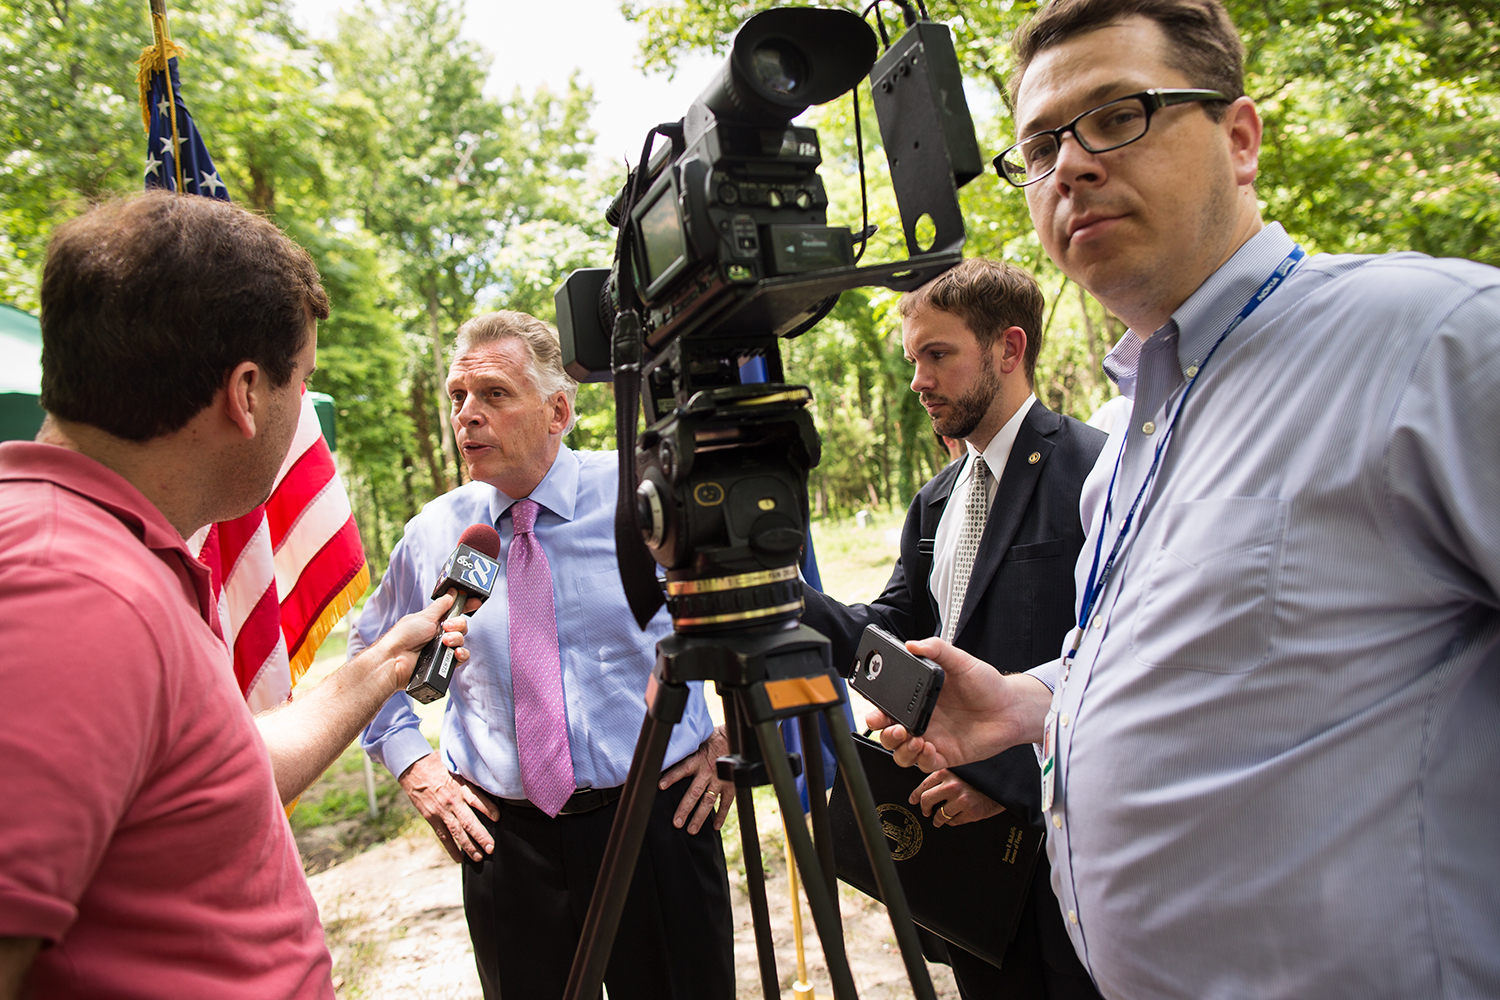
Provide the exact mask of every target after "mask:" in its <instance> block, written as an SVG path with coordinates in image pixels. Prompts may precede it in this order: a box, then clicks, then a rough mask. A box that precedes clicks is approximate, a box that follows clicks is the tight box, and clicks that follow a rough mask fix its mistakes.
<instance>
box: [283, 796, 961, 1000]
mask: <svg viewBox="0 0 1500 1000" xmlns="http://www.w3.org/2000/svg"><path fill="white" fill-rule="evenodd" d="M772 811H773V810H770V809H764V808H761V807H760V804H759V803H757V813H756V815H757V822H758V823H759V824H761V825H762V826H763V828H770V829H775V830H776V834H775V837H776V838H777V839H779V837H780V820H779V818H778V817H776V816H774V815H771V812H772ZM768 839H769V838H768ZM766 848H767V849H766V851H765V854H764V857H765V863H766V867H767V875H768V878H767V885H766V899H767V904H768V907H769V909H770V912H771V931H772V942H773V945H774V947H775V950H776V968H777V972H778V974H779V976H780V982H781V986H782V996H783V997H786V998H788V1000H790V998H791V997H793V996H794V993H793V985H794V981H795V980H796V972H797V965H796V954H795V948H794V944H793V937H792V930H791V926H792V917H791V900H790V895H789V893H788V891H787V876H786V865H785V863H784V860H783V857H782V855H781V853H780V850H779V845H774V844H771V843H767V845H766ZM730 869H731V870H730V887H731V889H732V890H733V892H734V897H733V901H732V902H733V907H734V916H735V925H736V926H735V935H734V953H735V968H736V980H737V990H736V993H737V996H738V997H740V998H745V1000H749V998H758V997H760V996H761V989H760V972H759V966H758V964H757V959H756V948H755V935H754V931H753V928H752V927H751V923H750V899H749V896H748V894H747V893H746V891H745V879H744V874H743V869H742V868H741V867H740V866H739V865H738V864H735V863H731V865H730ZM308 881H309V882H310V883H311V885H312V890H313V896H314V897H315V898H316V899H317V901H318V909H319V912H320V913H321V914H322V918H323V925H324V927H325V928H326V930H327V934H328V946H329V949H330V950H331V951H332V953H333V962H334V986H335V987H336V989H337V993H338V996H339V997H340V998H341V1000H346V998H347V1000H352V998H356V997H360V998H373V1000H396V998H402V1000H406V998H413V1000H478V998H479V997H480V996H481V993H480V990H479V978H478V976H477V975H476V974H475V971H474V953H473V949H472V948H471V947H470V945H469V935H468V928H467V926H466V925H465V923H464V914H463V899H462V894H461V890H460V887H459V869H458V866H457V865H455V864H453V863H452V862H451V861H450V860H449V859H448V855H447V854H445V853H444V852H443V849H442V848H441V847H439V846H438V843H437V840H436V839H435V838H434V837H432V836H431V835H430V834H429V833H427V832H426V831H425V830H419V829H409V830H408V831H407V832H406V833H404V834H402V835H400V836H398V837H396V838H395V839H393V840H389V841H387V842H385V843H384V844H381V845H380V846H378V847H374V848H371V849H370V850H368V851H366V852H365V853H363V854H360V855H359V856H357V857H355V858H353V859H352V860H349V861H346V862H343V863H342V864H338V865H335V866H334V867H332V868H330V869H328V870H327V871H324V872H321V873H319V874H317V875H314V876H312V877H311V878H310V879H309V880H308ZM839 902H840V907H841V909H842V915H843V924H844V939H845V944H846V947H847V949H848V954H849V962H850V968H851V970H852V972H853V974H854V982H855V986H856V988H857V989H858V991H859V996H860V998H861V1000H894V998H897V997H910V996H911V995H912V992H911V987H910V985H908V983H907V980H906V973H905V968H904V966H903V965H902V962H901V955H900V952H899V951H898V950H897V949H896V946H895V938H894V936H893V935H892V933H891V925H890V921H889V919H888V918H887V916H886V913H885V908H884V907H882V906H881V905H880V904H879V903H876V902H875V901H874V900H872V899H870V898H869V897H867V896H864V895H862V894H861V893H859V892H858V891H856V890H854V889H851V888H849V887H848V886H841V887H840V900H839ZM802 922H803V928H804V935H805V937H804V942H805V950H806V955H807V965H808V973H809V979H810V980H811V982H812V985H813V987H814V990H815V995H816V996H818V997H822V998H824V1000H827V998H830V997H832V995H833V994H832V992H831V990H830V989H829V982H828V975H827V972H826V966H825V965H824V962H823V953H822V948H821V946H820V945H819V943H818V936H817V932H816V931H815V930H814V929H813V927H812V920H811V918H810V916H809V915H808V913H807V909H806V903H805V902H804V903H803V907H802ZM684 960H685V961H687V960H690V957H688V956H684ZM929 968H930V970H931V974H932V978H933V985H934V987H935V988H936V990H937V995H938V997H939V998H942V1000H956V998H957V997H958V990H957V988H956V987H955V986H954V985H953V976H952V973H951V972H950V971H949V970H948V968H947V967H946V966H941V965H931V966H929Z"/></svg>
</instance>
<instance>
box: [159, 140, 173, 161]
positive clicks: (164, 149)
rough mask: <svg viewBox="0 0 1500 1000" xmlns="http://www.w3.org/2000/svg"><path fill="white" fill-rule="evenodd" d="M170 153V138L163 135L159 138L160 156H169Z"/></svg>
mask: <svg viewBox="0 0 1500 1000" xmlns="http://www.w3.org/2000/svg"><path fill="white" fill-rule="evenodd" d="M171 153H172V137H171V136H170V135H164V136H162V137H161V155H162V156H170V155H171Z"/></svg>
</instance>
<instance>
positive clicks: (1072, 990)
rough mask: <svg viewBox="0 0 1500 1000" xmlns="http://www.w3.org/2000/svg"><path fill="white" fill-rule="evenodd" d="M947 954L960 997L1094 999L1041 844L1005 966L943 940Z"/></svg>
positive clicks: (1094, 992) (977, 999)
mask: <svg viewBox="0 0 1500 1000" xmlns="http://www.w3.org/2000/svg"><path fill="white" fill-rule="evenodd" d="M948 958H949V964H951V965H952V966H953V979H954V981H955V982H957V983H958V995H959V996H960V997H962V998H963V1000H1100V997H1099V991H1098V990H1097V989H1095V988H1094V983H1093V980H1091V979H1090V978H1089V974H1088V973H1087V972H1086V971H1084V968H1083V963H1082V962H1080V961H1079V960H1078V953H1077V952H1076V951H1074V950H1073V942H1072V941H1070V940H1069V939H1068V930H1067V928H1066V927H1064V926H1063V918H1062V911H1061V909H1060V908H1059V907H1058V905H1057V896H1055V895H1054V894H1053V892H1052V869H1051V866H1049V865H1048V864H1047V855H1046V849H1045V848H1043V853H1042V856H1041V857H1040V858H1038V859H1037V864H1036V870H1035V872H1034V873H1033V874H1032V881H1031V892H1030V893H1029V894H1028V896H1027V898H1026V907H1025V909H1023V910H1022V911H1021V920H1020V923H1019V925H1018V926H1017V927H1016V936H1015V937H1013V938H1012V939H1011V942H1010V944H1009V946H1007V947H1006V949H1005V967H1004V968H997V967H996V966H994V965H991V964H990V963H989V962H987V961H985V960H984V959H982V958H980V957H979V956H978V955H975V954H972V953H970V952H967V951H964V950H963V949H962V948H960V947H958V946H957V945H955V944H949V945H948Z"/></svg>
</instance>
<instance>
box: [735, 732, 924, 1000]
mask: <svg viewBox="0 0 1500 1000" xmlns="http://www.w3.org/2000/svg"><path fill="white" fill-rule="evenodd" d="M755 734H756V736H758V737H759V738H760V747H761V753H762V755H763V756H764V757H765V762H766V770H767V771H768V772H770V775H771V785H772V787H774V788H775V789H776V799H777V801H778V802H780V803H781V814H782V815H783V816H800V815H801V813H802V797H801V796H799V795H798V794H797V782H796V779H794V778H793V777H792V768H791V765H790V764H788V763H787V758H786V748H785V746H784V745H783V744H782V742H781V732H780V730H778V729H777V728H776V723H775V722H770V721H767V722H761V723H757V724H756V726H755ZM803 749H804V750H805V749H806V748H805V747H804V748H803ZM787 837H788V839H789V840H790V842H791V845H792V853H793V856H795V857H796V859H797V865H798V866H799V867H800V868H801V869H802V874H803V880H802V885H803V888H804V889H805V890H806V892H807V908H808V909H809V910H811V911H812V917H813V925H814V926H815V927H817V929H818V940H820V941H822V942H823V957H824V959H826V960H827V962H828V978H829V979H831V980H832V981H833V995H834V998H835V1000H857V998H858V996H859V994H858V993H856V992H855V990H854V977H853V975H852V974H850V972H849V957H848V955H846V954H845V952H844V928H843V924H842V923H841V922H840V920H839V910H838V896H837V895H830V894H829V892H828V880H827V879H826V878H825V877H824V875H823V866H822V864H821V863H819V861H818V856H817V854H816V853H815V851H814V849H813V843H812V837H811V836H810V835H809V834H808V832H807V826H806V825H805V824H803V823H800V822H798V823H788V824H787ZM923 971H924V972H925V971H926V969H925V968H924V969H923Z"/></svg>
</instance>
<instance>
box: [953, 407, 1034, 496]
mask: <svg viewBox="0 0 1500 1000" xmlns="http://www.w3.org/2000/svg"><path fill="white" fill-rule="evenodd" d="M1035 402H1036V395H1035V394H1034V393H1033V394H1028V395H1027V397H1026V399H1025V401H1024V402H1022V403H1021V405H1020V406H1019V407H1017V408H1016V412H1015V413H1012V414H1011V415H1010V419H1009V420H1007V421H1006V422H1005V425H1004V426H1003V427H1001V428H1000V429H999V430H998V431H996V432H995V436H994V437H992V438H990V443H989V444H988V445H986V446H985V449H984V451H983V452H981V451H979V449H977V448H975V447H974V446H973V445H972V444H969V443H968V442H967V441H965V442H964V445H965V446H966V447H967V448H968V449H969V454H970V455H981V454H982V455H983V456H984V464H985V465H988V466H989V467H990V475H992V476H994V477H995V478H996V479H999V478H1000V473H1002V472H1004V471H1005V463H1006V462H1007V461H1008V460H1009V459H1010V450H1011V448H1012V447H1014V446H1015V443H1016V435H1018V434H1020V433H1021V424H1022V422H1023V421H1025V419H1026V414H1028V413H1030V412H1031V404H1032V403H1035ZM960 475H961V477H962V478H963V479H965V480H968V479H972V478H973V476H974V463H973V462H969V463H967V464H966V465H965V466H964V470H963V472H962V473H961V474H960Z"/></svg>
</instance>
